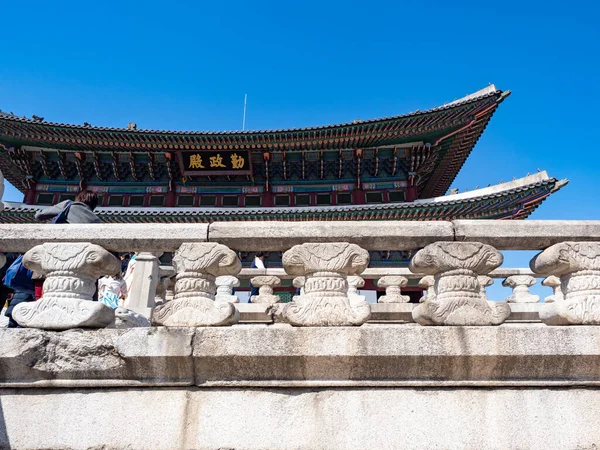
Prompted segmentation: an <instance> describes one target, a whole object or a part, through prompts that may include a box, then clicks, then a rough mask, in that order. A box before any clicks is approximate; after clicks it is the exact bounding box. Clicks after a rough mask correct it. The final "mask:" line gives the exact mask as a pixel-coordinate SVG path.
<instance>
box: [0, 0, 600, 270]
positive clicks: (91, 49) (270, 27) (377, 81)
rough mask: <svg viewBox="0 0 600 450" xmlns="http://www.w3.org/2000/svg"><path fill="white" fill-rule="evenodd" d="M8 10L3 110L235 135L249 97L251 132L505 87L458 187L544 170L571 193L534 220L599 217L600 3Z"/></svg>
mask: <svg viewBox="0 0 600 450" xmlns="http://www.w3.org/2000/svg"><path fill="white" fill-rule="evenodd" d="M1 14H2V18H3V24H4V31H3V33H2V35H1V37H0V42H1V43H2V45H1V49H2V50H1V58H2V59H1V63H0V109H2V110H4V111H13V112H14V113H16V114H18V115H27V116H31V115H32V114H37V115H39V116H44V117H45V118H46V120H50V121H56V122H70V123H83V122H84V121H87V122H90V123H92V124H93V125H102V126H125V125H126V124H127V123H128V122H136V123H137V124H138V127H141V128H150V129H183V130H223V129H225V130H235V129H240V128H241V122H242V105H243V97H244V94H246V93H247V94H248V118H247V128H248V129H267V128H284V127H295V126H307V125H321V124H327V123H338V122H346V121H351V120H354V119H358V118H361V119H367V118H373V117H381V116H388V115H396V114H402V113H406V112H409V111H413V110H415V109H425V108H429V107H432V106H435V105H439V104H442V103H444V102H447V101H451V100H453V99H455V98H458V97H461V96H463V95H465V94H468V93H471V92H473V91H476V90H478V89H480V88H482V87H485V86H487V85H488V84H489V83H495V84H496V86H497V87H498V88H499V89H502V90H511V91H512V92H513V94H512V95H511V96H510V97H509V98H508V99H507V100H506V101H505V102H504V103H503V104H502V105H501V107H500V108H499V110H498V112H497V113H496V115H495V116H494V118H493V119H492V121H491V123H490V125H489V126H488V128H487V130H486V132H485V133H484V135H483V137H482V139H481V140H480V141H479V143H478V144H477V146H476V147H475V150H474V152H473V154H472V155H471V157H470V158H469V160H468V161H467V163H466V164H465V166H464V167H463V170H462V171H461V173H460V175H459V176H458V178H457V179H456V182H455V183H454V187H458V188H460V190H461V191H462V190H464V189H465V188H468V189H473V188H475V186H487V185H488V184H489V183H492V184H494V183H497V182H499V181H500V180H504V181H508V180H511V179H512V177H517V178H518V177H521V176H524V175H525V174H527V173H528V172H531V173H533V172H535V171H536V169H537V168H540V169H542V170H544V169H545V170H547V171H548V173H549V174H550V175H551V176H554V177H557V178H569V179H570V183H569V185H568V186H567V187H565V188H563V190H561V191H560V192H558V193H557V194H555V195H553V196H551V197H550V199H549V200H547V201H546V202H545V203H543V204H542V206H541V207H540V208H539V209H538V210H537V211H535V212H534V214H533V215H532V216H531V218H533V219H600V212H599V209H598V207H597V206H596V205H597V199H598V197H599V194H600V189H599V187H598V184H599V181H598V174H599V170H598V167H599V163H600V156H599V155H600V154H599V152H598V150H597V143H596V134H597V131H598V125H597V120H598V119H597V117H598V112H597V110H596V108H597V105H598V104H600V82H599V78H598V73H599V72H600V62H599V61H600V59H599V58H598V48H599V46H600V31H599V30H600V27H598V26H597V18H598V17H600V5H599V4H598V2H594V1H591V0H590V1H577V0H575V1H570V2H557V1H552V0H550V1H544V2H542V1H527V0H522V1H519V2H517V1H503V2H475V1H463V2H461V1H452V2H449V1H432V0H430V1H425V2H402V1H389V2H383V1H370V2H364V1H361V2H353V1H343V2H341V1H340V2H338V1H330V2H328V1H320V2H314V1H304V2H264V1H252V2H227V1H221V2H211V3H209V2H201V1H195V2H176V1H171V2H166V1H165V2H162V1H152V0H149V1H144V2H127V1H102V2H79V1H78V2H74V1H59V2H36V1H29V2H25V3H23V2H4V3H3V5H2V7H1ZM5 199H6V200H17V201H20V200H21V199H22V196H21V195H20V194H18V193H17V192H16V191H15V190H14V189H10V188H9V189H8V190H7V193H6V195H5ZM509 258H512V257H510V256H509ZM516 258H517V260H515V264H516V263H518V262H520V261H521V260H522V258H521V257H516ZM510 262H511V260H510V259H509V260H507V263H510ZM507 265H510V264H507ZM520 265H522V264H520Z"/></svg>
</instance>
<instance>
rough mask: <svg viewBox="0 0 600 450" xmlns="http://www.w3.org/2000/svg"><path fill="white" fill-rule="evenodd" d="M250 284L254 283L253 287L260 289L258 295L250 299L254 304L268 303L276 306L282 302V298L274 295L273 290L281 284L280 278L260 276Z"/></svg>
mask: <svg viewBox="0 0 600 450" xmlns="http://www.w3.org/2000/svg"><path fill="white" fill-rule="evenodd" d="M250 283H252V286H256V287H257V288H258V295H253V296H252V297H250V301H251V302H252V303H267V304H269V305H274V304H276V303H279V302H280V300H281V297H279V295H275V294H273V289H274V288H276V287H277V286H279V285H280V284H281V280H280V279H279V278H278V277H275V276H270V275H260V276H258V277H254V278H252V279H251V280H250Z"/></svg>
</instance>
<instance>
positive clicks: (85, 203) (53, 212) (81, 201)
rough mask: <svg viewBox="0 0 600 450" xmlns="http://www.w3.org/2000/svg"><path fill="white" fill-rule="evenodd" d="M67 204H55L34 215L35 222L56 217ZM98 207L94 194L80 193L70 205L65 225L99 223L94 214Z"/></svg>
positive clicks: (88, 192)
mask: <svg viewBox="0 0 600 450" xmlns="http://www.w3.org/2000/svg"><path fill="white" fill-rule="evenodd" d="M68 204H69V200H66V201H64V202H60V203H57V204H56V205H54V206H50V207H48V208H44V209H42V210H41V211H38V212H37V213H35V218H36V219H37V220H50V219H53V218H54V217H56V216H58V215H59V214H60V213H61V212H63V211H64V209H65V208H66V207H67V205H68ZM96 206H98V196H97V195H96V194H95V193H94V192H90V191H81V192H80V193H79V194H77V197H75V201H74V202H72V203H71V208H70V209H69V213H68V214H67V223H100V219H99V218H98V216H97V215H96V214H94V209H96Z"/></svg>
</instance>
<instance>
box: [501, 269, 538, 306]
mask: <svg viewBox="0 0 600 450" xmlns="http://www.w3.org/2000/svg"><path fill="white" fill-rule="evenodd" d="M536 282H537V281H536V279H535V278H534V277H532V276H530V275H513V276H510V277H508V278H507V279H506V280H504V281H503V282H502V286H505V287H510V288H512V290H513V293H512V295H510V296H508V297H507V298H506V301H507V302H509V303H537V302H539V301H540V296H539V295H533V294H530V293H529V288H530V287H531V286H533V285H534V284H535V283H536Z"/></svg>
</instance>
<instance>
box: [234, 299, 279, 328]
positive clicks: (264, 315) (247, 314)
mask: <svg viewBox="0 0 600 450" xmlns="http://www.w3.org/2000/svg"><path fill="white" fill-rule="evenodd" d="M277 306H280V304H279V303H276V304H275V305H270V304H268V303H236V304H235V308H236V309H237V310H238V311H239V313H240V320H239V321H240V322H244V323H264V324H266V323H273V313H274V308H275V307H277Z"/></svg>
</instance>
